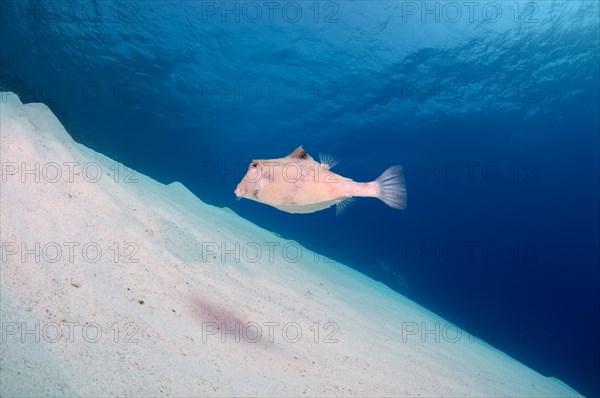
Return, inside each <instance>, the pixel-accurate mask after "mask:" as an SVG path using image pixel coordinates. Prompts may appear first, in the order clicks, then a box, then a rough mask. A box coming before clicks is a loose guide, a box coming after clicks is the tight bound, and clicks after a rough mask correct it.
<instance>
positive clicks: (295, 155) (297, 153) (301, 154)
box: [287, 145, 313, 160]
mask: <svg viewBox="0 0 600 398" xmlns="http://www.w3.org/2000/svg"><path fill="white" fill-rule="evenodd" d="M287 157H288V158H292V159H303V160H313V158H312V157H311V156H310V155H309V154H308V153H307V152H306V151H305V150H304V149H302V145H300V146H299V147H298V148H296V149H295V150H294V152H292V153H290V154H289V155H288V156H287Z"/></svg>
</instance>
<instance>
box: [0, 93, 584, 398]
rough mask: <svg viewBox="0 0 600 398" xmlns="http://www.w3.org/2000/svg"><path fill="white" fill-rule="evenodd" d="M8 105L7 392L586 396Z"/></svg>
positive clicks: (4, 119) (7, 101)
mask: <svg viewBox="0 0 600 398" xmlns="http://www.w3.org/2000/svg"><path fill="white" fill-rule="evenodd" d="M1 99H2V102H1V109H0V114H1V161H2V175H1V178H2V185H1V187H2V188H1V189H2V191H1V197H0V198H1V209H0V210H1V231H0V232H1V240H2V247H1V249H2V250H1V259H2V262H1V297H0V299H1V321H2V336H1V342H2V344H1V356H0V358H1V359H0V378H1V386H0V394H1V395H2V396H40V395H60V394H69V395H75V396H220V397H222V396H233V395H236V396H240V395H241V396H259V395H260V396H405V395H410V396H417V395H422V396H440V395H444V396H479V397H480V396H494V397H495V396H511V397H515V396H536V397H539V396H576V395H578V394H577V392H576V391H574V390H572V389H570V388H569V387H568V386H566V385H565V384H563V383H561V382H560V381H558V380H556V379H554V378H547V377H544V376H542V375H540V374H538V373H536V372H535V371H533V370H531V369H529V368H528V367H526V366H524V365H522V364H521V363H519V362H517V361H515V360H514V359H512V358H510V357H508V356H506V355H504V354H503V353H501V352H499V351H497V350H495V349H493V348H491V347H490V346H489V345H487V344H485V343H483V342H481V341H479V340H477V339H474V338H473V337H472V336H470V335H468V334H467V333H466V332H464V331H460V329H457V328H456V327H454V326H453V325H450V324H448V322H446V321H445V320H444V319H441V318H440V317H438V316H436V315H435V314H432V313H431V312H429V311H427V310H426V309H424V308H422V307H420V306H419V305H417V304H415V303H414V302H412V301H410V300H408V299H406V298H404V297H403V296H401V295H399V294H397V293H394V292H393V291H391V290H389V289H388V288H386V287H385V286H383V285H381V284H380V283H377V282H374V281H372V280H370V279H369V278H366V277H365V276H363V275H361V274H359V273H357V272H355V271H352V270H351V269H349V268H348V267H346V266H344V265H342V264H338V263H335V262H331V261H328V260H327V259H326V258H324V257H322V256H316V255H315V254H314V253H312V252H310V251H309V250H308V249H306V248H304V247H301V246H299V245H298V244H297V243H295V242H293V241H287V240H284V239H281V238H279V237H277V236H275V235H274V234H272V233H271V232H269V231H266V230H264V229H261V228H259V227H257V226H255V225H253V224H251V223H250V222H248V221H246V220H244V219H242V218H240V217H239V216H237V215H236V214H234V213H233V212H232V211H230V210H228V209H220V208H217V207H213V206H209V205H207V204H205V203H203V202H202V201H200V200H199V199H197V198H196V197H195V196H194V195H193V194H191V193H190V192H189V191H188V190H186V188H185V187H183V186H182V185H181V184H178V183H173V184H170V185H167V186H165V185H162V184H159V183H157V182H156V181H154V180H152V179H150V178H148V177H145V176H143V175H139V174H135V175H134V176H133V178H130V176H129V173H130V171H129V170H126V169H125V168H123V166H122V165H119V164H118V163H117V162H115V161H113V160H111V159H109V158H107V157H105V156H103V155H101V154H99V153H96V152H94V151H92V150H90V149H87V148H85V147H83V146H81V145H79V144H77V143H75V142H74V141H73V140H72V139H71V138H70V136H69V135H68V133H67V132H66V131H65V130H64V128H63V127H62V125H61V123H60V122H59V121H58V120H57V119H56V117H55V116H54V115H53V114H52V112H51V111H50V110H49V109H48V108H47V107H46V106H45V105H42V104H28V105H23V104H21V102H20V101H19V99H18V98H17V96H15V95H14V94H10V93H3V94H2V97H1ZM140 144H142V143H140ZM71 162H72V163H71ZM116 170H118V171H119V173H118V175H117V173H116ZM71 171H72V173H71ZM36 178H39V181H38V182H36V181H35V179H36ZM135 180H137V181H135ZM231 190H232V195H233V187H232V188H231ZM223 245H224V246H223ZM236 245H238V246H236ZM269 247H270V248H272V250H271V252H270V250H269ZM259 248H260V249H261V250H262V253H260V255H259V252H258V249H259ZM221 249H226V250H228V252H227V253H224V252H223V251H222V250H221ZM236 256H237V257H239V258H236ZM297 257H299V258H298V261H296V262H294V261H292V260H295V258H297ZM424 329H427V330H429V331H430V332H429V333H428V334H426V333H424V332H423V330H424ZM259 330H260V335H259V334H258V331H259ZM432 331H433V332H432ZM458 333H460V334H458ZM236 338H239V342H237V341H236Z"/></svg>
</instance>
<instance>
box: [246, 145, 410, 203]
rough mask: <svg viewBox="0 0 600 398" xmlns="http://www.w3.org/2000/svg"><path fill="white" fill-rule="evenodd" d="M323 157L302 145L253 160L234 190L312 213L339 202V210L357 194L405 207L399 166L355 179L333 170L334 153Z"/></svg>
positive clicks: (402, 178)
mask: <svg viewBox="0 0 600 398" xmlns="http://www.w3.org/2000/svg"><path fill="white" fill-rule="evenodd" d="M320 160H321V162H317V161H315V160H314V159H313V158H312V157H311V156H310V155H309V154H308V153H306V151H305V150H304V149H302V147H301V146H300V147H298V148H297V149H296V150H295V151H294V152H292V153H290V154H289V155H288V156H286V157H284V158H280V159H271V160H253V161H252V162H250V165H249V166H248V171H247V172H246V175H245V176H244V178H243V179H242V181H241V182H240V183H239V184H238V186H237V188H236V189H235V194H236V196H237V197H238V199H240V198H246V199H252V200H255V201H257V202H260V203H264V204H266V205H269V206H273V207H275V208H277V209H279V210H282V211H285V212H288V213H313V212H315V211H319V210H323V209H327V208H328V207H330V206H333V205H336V208H337V214H340V212H341V211H342V210H343V209H344V208H345V207H346V206H347V205H348V204H349V203H350V202H351V201H352V198H354V197H372V198H378V199H381V200H382V201H383V202H384V203H385V204H387V205H388V206H390V207H393V208H395V209H404V208H405V207H406V188H405V185H404V177H403V174H402V168H401V167H400V166H392V167H390V168H388V169H387V170H386V171H384V172H383V174H381V175H380V176H379V178H377V179H376V180H375V181H372V182H355V181H352V180H351V179H350V178H346V177H342V176H340V175H338V174H336V173H333V172H332V171H330V169H331V168H332V167H333V166H334V165H335V164H336V163H337V162H335V161H334V160H333V159H332V158H331V157H328V156H326V155H321V154H320Z"/></svg>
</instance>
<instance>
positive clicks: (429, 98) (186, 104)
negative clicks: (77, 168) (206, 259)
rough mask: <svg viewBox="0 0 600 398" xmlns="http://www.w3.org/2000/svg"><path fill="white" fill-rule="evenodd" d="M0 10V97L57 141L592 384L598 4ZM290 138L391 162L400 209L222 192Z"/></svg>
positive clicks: (139, 4) (342, 169)
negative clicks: (60, 129)
mask: <svg viewBox="0 0 600 398" xmlns="http://www.w3.org/2000/svg"><path fill="white" fill-rule="evenodd" d="M74 4H75V5H74ZM1 12H2V15H1V19H2V28H1V29H2V30H1V37H0V44H1V45H0V61H1V64H0V70H1V73H2V74H1V84H2V88H3V89H4V90H7V89H8V90H12V91H15V92H17V93H18V94H19V95H20V96H21V99H22V100H23V102H32V101H41V102H44V103H46V104H48V105H49V106H50V107H51V109H52V110H53V111H54V112H55V113H56V114H57V116H58V117H59V118H60V120H61V121H62V122H63V124H64V125H65V126H66V127H67V129H68V131H69V132H70V133H71V135H72V136H73V137H74V139H75V140H76V141H78V142H81V143H83V144H84V145H86V146H89V147H91V148H93V149H95V150H97V151H99V152H101V153H104V154H106V155H107V156H110V157H112V158H113V159H116V160H118V161H120V162H122V163H124V164H125V165H127V166H129V167H132V168H134V169H136V170H138V171H139V172H141V173H144V174H147V175H150V176H152V177H153V178H155V179H157V180H159V181H161V182H164V183H169V182H172V181H175V180H177V181H181V182H182V183H183V184H185V185H186V186H187V187H188V188H189V189H190V190H192V191H193V192H194V193H195V194H196V195H197V196H198V197H199V198H201V199H202V200H204V201H206V202H208V203H211V204H215V205H219V206H227V207H230V208H231V209H233V210H234V211H235V212H237V213H238V214H240V215H241V216H243V217H245V218H247V219H249V220H251V221H253V222H255V223H256V224H258V225H260V226H262V227H264V228H267V229H269V230H272V231H274V232H277V233H279V234H281V235H282V236H284V237H286V238H289V239H295V240H297V241H298V242H300V243H302V244H303V245H305V246H307V247H309V248H313V249H315V250H318V251H319V252H320V253H321V254H323V255H324V256H328V257H331V258H333V259H336V260H339V261H341V262H344V263H346V264H348V265H349V266H351V267H353V268H355V269H357V270H359V271H361V272H363V273H365V274H367V275H369V276H371V277H372V278H374V279H377V280H380V281H382V282H383V283H385V284H387V285H388V286H389V287H391V288H392V289H396V290H398V291H399V292H400V293H402V294H405V295H406V296H408V297H409V298H411V299H413V300H415V301H416V302H418V303H420V304H422V305H423V306H425V307H427V308H429V309H431V310H432V311H434V312H436V313H438V314H440V315H442V316H443V317H445V318H447V319H448V320H449V321H452V322H454V323H456V324H458V325H460V326H463V327H464V328H465V329H467V330H469V331H471V332H472V333H474V334H475V335H477V336H478V337H481V338H483V339H484V340H486V341H488V342H490V344H492V345H494V346H496V347H498V348H499V349H501V350H503V351H505V352H507V353H508V354H509V355H511V356H513V357H515V358H517V359H518V360H520V361H522V362H524V363H525V364H527V365H529V366H531V367H532V368H534V369H535V370H537V371H539V372H541V373H542V374H544V375H547V376H555V377H557V378H559V379H561V380H563V381H565V382H566V383H568V384H570V385H571V386H572V387H574V388H575V389H577V390H578V391H579V392H581V393H583V394H585V395H591V396H597V395H599V394H600V387H599V382H598V378H597V375H598V374H600V366H599V355H600V354H599V352H600V348H599V340H600V339H599V325H598V320H599V319H600V316H599V315H600V314H599V294H598V293H599V292H598V282H599V280H600V278H599V275H598V273H599V272H598V271H599V267H598V264H599V263H600V261H599V253H598V246H599V238H600V237H599V213H598V207H599V206H598V204H599V203H600V201H599V178H598V174H599V135H598V131H599V130H600V129H599V127H600V126H599V83H598V75H599V23H598V12H599V10H598V2H596V1H569V2H550V1H537V2H475V3H468V2H434V1H429V2H400V1H398V2H396V1H331V2H330V1H321V2H312V1H296V2H277V1H276V2H271V3H269V2H260V1H258V2H228V3H227V4H224V3H222V2H200V1H193V0H186V1H170V2H168V3H167V2H162V1H121V2H113V1H85V0H84V1H80V2H77V3H73V2H60V1H55V2H44V3H39V2H33V1H8V0H7V1H2V9H1ZM299 145H304V148H305V149H306V150H307V151H308V152H309V153H310V154H312V155H313V156H315V157H316V155H317V153H318V152H328V153H331V154H334V155H335V156H336V157H337V158H338V159H339V160H340V161H341V164H340V165H339V166H338V167H337V168H336V169H337V172H338V173H340V174H342V175H344V176H347V177H350V178H353V179H355V180H357V181H371V180H373V179H375V178H376V177H377V176H378V175H379V174H380V173H381V172H382V171H383V170H384V169H385V168H387V167H388V166H391V165H393V164H402V165H403V166H404V170H405V175H406V183H407V189H408V207H407V209H406V210H404V211H399V210H394V209H391V208H389V207H387V206H385V205H384V204H383V203H382V202H379V201H377V200H375V199H361V200H358V201H357V202H356V203H355V204H354V205H352V207H351V208H349V209H348V210H347V212H346V213H345V214H344V215H343V216H341V217H336V216H335V211H334V210H333V209H328V210H326V211H322V212H318V213H314V214H309V215H291V214H286V213H283V212H280V211H278V210H276V209H273V208H270V207H268V206H265V205H261V204H259V203H256V202H252V201H249V200H242V201H236V200H235V195H234V194H233V190H234V189H235V186H236V184H237V182H238V181H239V180H240V179H241V177H242V176H243V174H244V172H245V169H246V167H247V164H248V162H249V161H250V160H252V159H254V158H256V159H269V158H278V157H282V156H284V155H286V154H288V153H290V152H291V151H292V150H293V149H295V148H296V147H297V146H299ZM382 261H383V262H384V263H386V264H387V265H388V267H389V270H388V271H386V270H385V269H384V268H383V267H382V266H380V265H379V264H380V263H381V262H382ZM323 266H326V264H323ZM397 275H401V277H402V278H403V280H404V282H405V284H402V283H401V282H400V278H399V277H397Z"/></svg>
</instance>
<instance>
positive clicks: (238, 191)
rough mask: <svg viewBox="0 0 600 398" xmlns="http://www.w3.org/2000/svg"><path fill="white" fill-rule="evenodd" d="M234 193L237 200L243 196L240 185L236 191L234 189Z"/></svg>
mask: <svg viewBox="0 0 600 398" xmlns="http://www.w3.org/2000/svg"><path fill="white" fill-rule="evenodd" d="M233 193H234V194H235V196H236V198H237V200H240V199H241V198H242V195H243V194H242V190H241V189H240V187H237V188H236V189H235V191H233Z"/></svg>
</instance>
